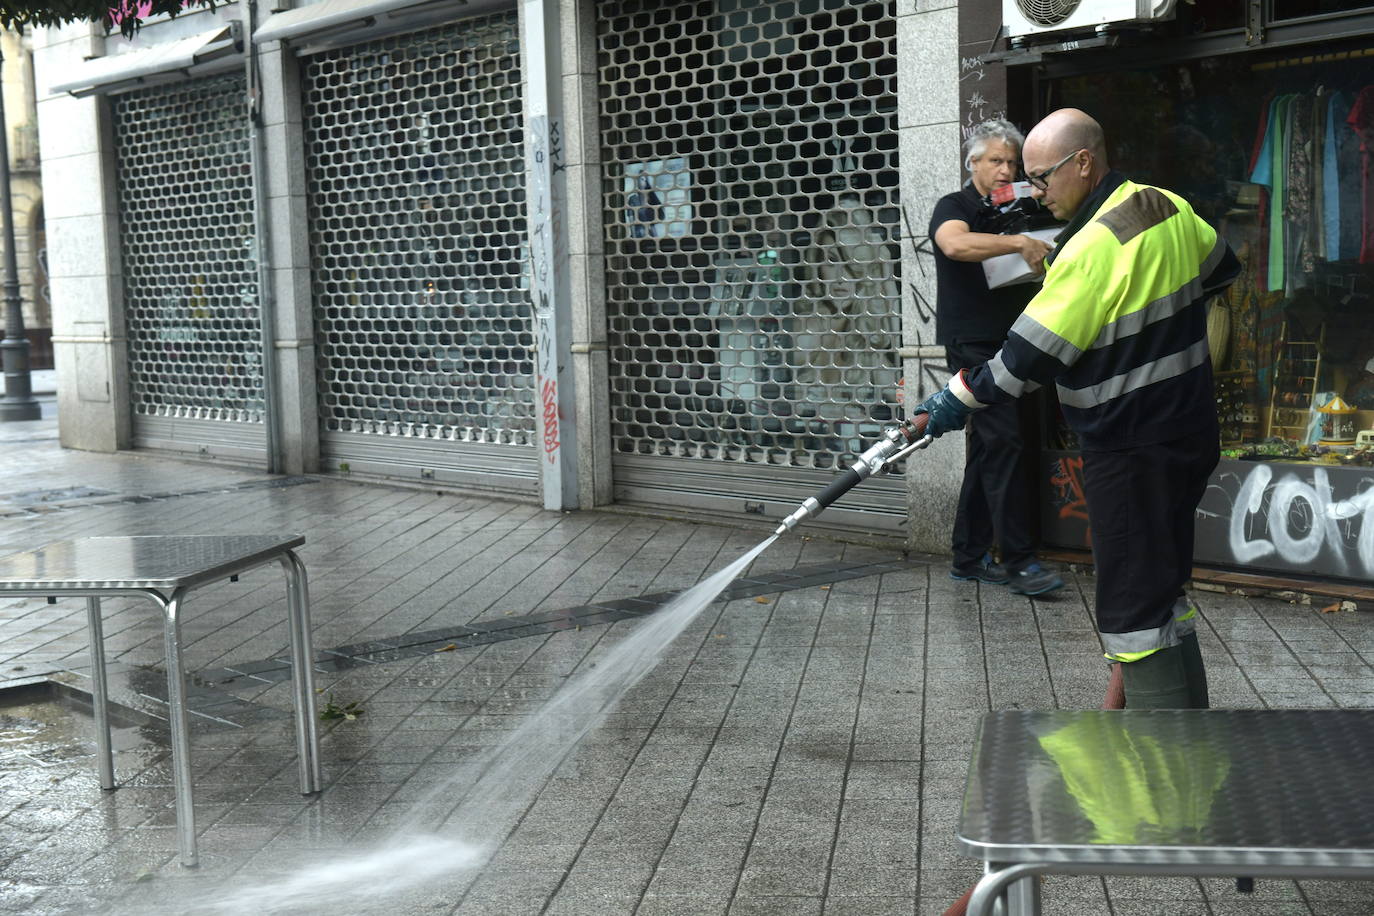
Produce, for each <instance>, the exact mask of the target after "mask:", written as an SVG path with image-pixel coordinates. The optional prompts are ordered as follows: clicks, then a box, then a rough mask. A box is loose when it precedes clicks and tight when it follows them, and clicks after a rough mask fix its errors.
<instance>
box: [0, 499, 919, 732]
mask: <svg viewBox="0 0 1374 916" xmlns="http://www.w3.org/2000/svg"><path fill="white" fill-rule="evenodd" d="M268 483H271V482H268ZM918 565H920V564H916V563H911V562H907V561H905V560H888V561H882V562H877V563H860V564H853V563H848V564H846V563H827V564H822V565H817V566H806V567H799V568H795V569H789V570H784V571H780V572H771V573H761V574H756V575H750V576H742V577H741V578H739V579H737V580H735V582H734V584H733V585H731V586H730V587H729V588H727V589H726V590H725V591H724V592H722V593H721V596H720V597H719V598H717V599H716V603H719V602H722V601H736V600H739V599H741V598H752V597H756V596H759V595H768V594H778V593H781V592H789V591H795V590H797V589H803V588H814V587H819V586H822V585H832V584H834V583H836V582H844V581H846V580H849V579H861V578H864V577H865V576H875V575H879V574H881V573H888V572H899V571H901V570H905V569H911V568H913V567H915V566H918ZM677 594H678V592H675V591H672V592H659V593H656V594H652V595H643V596H641V597H638V598H621V599H619V600H616V601H603V602H597V603H595V604H587V605H582V606H579V607H573V608H566V609H564V610H559V611H545V612H541V613H533V614H524V615H520V616H517V617H505V618H502V619H500V620H491V621H477V622H474V623H469V624H464V625H462V626H458V627H450V628H446V629H442V630H423V631H417V632H413V633H406V634H404V635H402V636H396V637H392V638H389V639H375V640H371V641H369V642H364V643H355V644H352V645H346V646H337V647H335V648H332V649H323V650H316V653H315V670H316V671H317V672H319V673H322V674H330V673H338V672H342V671H350V670H357V669H361V668H365V667H368V666H372V665H384V664H387V663H389V662H395V661H400V660H402V659H407V658H415V657H417V656H421V655H430V654H432V653H434V652H436V651H439V650H441V649H449V647H452V650H451V651H457V650H462V649H472V648H477V647H478V646H485V645H491V644H492V643H498V642H505V641H506V640H510V639H524V638H526V637H529V636H540V635H545V634H549V633H555V632H558V631H560V630H570V629H576V628H579V627H588V626H596V625H598V624H605V623H613V622H615V621H617V620H627V619H629V618H632V617H643V616H645V615H648V614H652V613H653V612H655V611H657V610H658V609H659V608H661V607H662V606H663V605H665V604H667V603H668V601H670V600H671V599H672V598H673V597H675V596H676V595H677ZM108 674H109V682H110V687H111V693H112V696H114V695H118V696H119V697H121V699H122V706H120V708H122V709H126V710H128V711H129V712H130V714H137V715H139V716H143V717H145V719H146V720H147V721H148V722H149V724H152V725H153V726H154V730H157V728H158V727H163V728H165V718H166V706H167V681H166V674H165V673H164V672H163V671H161V670H159V669H158V668H155V667H152V666H122V665H118V664H113V665H111V666H110V668H109V671H108ZM89 676H90V672H89V670H88V669H84V668H76V669H72V670H69V671H61V672H54V673H52V674H50V675H48V676H47V677H48V680H46V681H43V682H42V683H44V684H47V685H48V687H47V688H44V689H53V690H62V691H67V692H71V693H75V694H78V695H81V696H84V697H85V701H84V702H85V706H86V708H87V709H88V710H89V708H90V690H89V689H88V688H89ZM290 677H291V662H290V660H289V659H288V658H286V657H280V658H268V659H263V660H261V661H254V662H246V663H244V664H239V665H230V666H226V667H223V668H207V669H204V670H201V671H198V672H195V673H194V674H190V675H188V676H187V685H186V709H187V712H188V714H189V715H190V719H191V727H192V729H193V731H198V730H200V729H204V728H209V729H217V728H244V727H246V726H248V725H250V724H253V723H256V722H261V721H264V720H268V719H277V718H281V717H283V716H286V715H288V713H286V712H283V711H281V710H278V709H274V708H270V707H266V706H261V705H259V704H256V703H252V702H249V701H248V700H245V699H243V698H241V697H238V696H235V695H234V694H233V693H230V692H229V689H233V688H234V687H236V686H237V687H240V688H242V687H247V686H251V685H254V684H256V685H268V684H276V683H280V682H282V681H286V680H289V679H290ZM226 688H228V689H226ZM0 696H3V691H0ZM111 705H112V707H113V706H116V705H119V704H115V703H113V702H112V704H111ZM155 720H161V721H155Z"/></svg>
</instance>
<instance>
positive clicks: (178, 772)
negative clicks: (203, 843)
mask: <svg viewBox="0 0 1374 916" xmlns="http://www.w3.org/2000/svg"><path fill="white" fill-rule="evenodd" d="M185 597H186V591H185V589H181V588H178V589H177V590H175V591H174V592H172V597H171V598H170V599H168V601H167V603H166V604H164V605H163V606H162V618H163V619H162V635H163V639H164V642H165V643H166V651H167V719H168V722H170V724H171V726H172V784H173V786H174V787H175V789H176V811H177V840H178V845H179V846H180V849H181V864H182V865H184V866H185V867H187V868H193V867H195V866H196V865H199V864H200V858H199V856H198V855H197V853H196V811H195V799H194V798H193V796H192V792H191V739H190V726H189V723H188V721H187V713H186V671H185V669H184V668H183V667H182V661H181V607H182V603H183V601H184V599H185Z"/></svg>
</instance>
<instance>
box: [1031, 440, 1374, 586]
mask: <svg viewBox="0 0 1374 916" xmlns="http://www.w3.org/2000/svg"><path fill="white" fill-rule="evenodd" d="M1041 474H1042V475H1043V476H1042V477H1041V480H1042V481H1044V483H1045V484H1046V485H1047V488H1046V491H1045V492H1046V496H1047V498H1046V499H1045V500H1044V503H1043V509H1042V514H1041V529H1042V535H1043V539H1044V541H1045V542H1046V543H1048V544H1054V545H1056V546H1060V547H1074V548H1082V547H1087V546H1089V544H1090V531H1089V529H1088V512H1087V505H1088V504H1087V499H1086V495H1085V493H1084V489H1083V459H1082V458H1081V457H1080V456H1078V455H1065V454H1062V453H1060V454H1057V455H1056V454H1054V453H1046V454H1045V455H1044V457H1043V459H1042V462H1041ZM1194 532H1195V533H1196V536H1197V540H1196V544H1195V546H1194V550H1193V558H1194V560H1195V561H1196V562H1197V563H1199V564H1202V565H1215V566H1235V567H1243V568H1246V569H1250V570H1260V571H1268V572H1275V573H1291V572H1298V573H1305V574H1307V575H1313V576H1332V577H1339V578H1343V579H1374V470H1371V469H1368V468H1345V467H1323V466H1321V465H1301V464H1281V463H1280V464H1275V463H1265V462H1249V461H1232V460H1223V461H1222V462H1221V464H1220V466H1219V467H1218V468H1217V469H1216V470H1215V471H1214V472H1213V473H1212V478H1211V480H1209V481H1208V485H1207V491H1206V493H1204V494H1203V497H1202V501H1201V503H1200V504H1199V505H1198V508H1197V513H1196V516H1195V519H1194Z"/></svg>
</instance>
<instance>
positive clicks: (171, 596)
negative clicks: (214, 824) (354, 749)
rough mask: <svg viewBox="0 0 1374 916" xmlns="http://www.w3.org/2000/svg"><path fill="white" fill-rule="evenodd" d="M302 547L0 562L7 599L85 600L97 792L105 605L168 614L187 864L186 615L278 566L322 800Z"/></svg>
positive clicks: (132, 543)
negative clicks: (219, 587)
mask: <svg viewBox="0 0 1374 916" xmlns="http://www.w3.org/2000/svg"><path fill="white" fill-rule="evenodd" d="M304 543H305V538H304V537H302V536H300V535H296V534H287V535H225V536H219V535H193V536H148V537H90V538H78V539H75V540H69V541H58V542H56V543H53V544H49V545H47V546H46V547H40V548H38V549H36V550H28V551H25V552H23V553H16V554H12V555H10V556H8V557H3V558H0V593H8V594H12V595H14V594H18V595H41V596H46V597H49V598H58V597H69V596H85V598H86V620H87V627H88V631H89V635H90V644H91V684H92V691H91V692H92V704H91V705H92V707H93V708H94V711H95V723H96V747H97V762H98V766H99V768H100V785H101V786H102V787H103V788H105V789H113V788H115V781H114V760H113V757H112V755H111V750H110V722H109V711H108V709H107V703H108V685H107V683H106V673H105V649H104V637H103V634H102V628H101V615H100V599H101V598H104V597H106V596H115V595H125V596H132V597H137V598H146V599H148V600H149V601H151V602H152V603H153V604H155V605H157V607H158V609H159V610H161V612H162V632H163V639H164V643H165V651H166V663H167V708H168V716H167V718H168V721H169V723H170V725H171V732H172V781H173V785H174V787H175V790H176V816H177V835H178V843H179V847H180V853H181V864H182V865H185V866H194V865H196V864H198V862H199V859H198V856H197V853H196V825H195V811H194V808H193V805H192V794H191V753H190V742H189V736H188V733H187V729H188V720H187V711H186V671H185V669H184V666H183V663H182V656H181V617H182V609H183V608H184V606H185V603H186V597H187V595H188V594H190V593H191V592H192V591H194V590H196V589H199V588H203V587H205V586H206V585H209V584H210V583H212V582H216V581H219V580H222V579H226V578H229V577H231V576H237V575H238V574H240V573H243V572H246V571H248V570H250V569H253V568H255V567H258V566H262V565H264V564H267V563H271V562H273V561H277V562H280V563H281V565H282V567H283V568H284V569H285V570H286V581H287V611H286V616H287V625H288V629H289V630H290V638H291V676H292V684H293V690H294V696H293V700H294V705H295V711H296V752H297V757H298V760H299V763H300V777H301V793H302V794H304V795H309V794H311V793H314V792H318V791H319V790H320V787H321V785H322V782H323V780H322V777H321V774H320V758H319V741H318V734H317V731H316V725H315V688H314V676H313V671H312V668H311V660H312V659H313V657H314V653H313V651H312V650H311V646H310V599H309V593H308V591H307V586H306V576H305V566H304V565H303V564H302V563H301V561H300V559H299V558H298V557H297V556H296V554H295V551H294V548H296V547H299V546H300V545H302V544H304Z"/></svg>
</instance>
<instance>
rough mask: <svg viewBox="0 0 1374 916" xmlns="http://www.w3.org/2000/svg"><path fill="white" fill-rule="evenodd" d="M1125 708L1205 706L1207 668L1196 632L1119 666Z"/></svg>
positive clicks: (1206, 704) (1200, 707)
mask: <svg viewBox="0 0 1374 916" xmlns="http://www.w3.org/2000/svg"><path fill="white" fill-rule="evenodd" d="M1121 676H1122V680H1123V681H1124V682H1125V685H1126V708H1127V709H1206V708H1207V707H1208V701H1207V669H1206V668H1205V667H1204V666H1203V663H1202V651H1201V650H1200V649H1199V648H1198V644H1197V634H1196V633H1189V634H1188V635H1187V636H1185V637H1183V639H1182V640H1181V641H1180V643H1179V644H1178V645H1176V646H1170V647H1169V648H1167V649H1160V650H1159V651H1158V652H1154V653H1151V654H1150V655H1147V656H1145V657H1144V658H1142V659H1141V660H1140V661H1138V662H1128V663H1126V664H1123V665H1122V666H1121Z"/></svg>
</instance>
